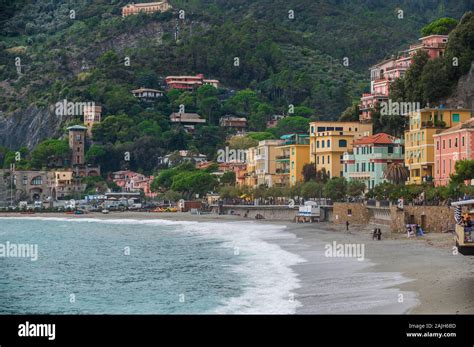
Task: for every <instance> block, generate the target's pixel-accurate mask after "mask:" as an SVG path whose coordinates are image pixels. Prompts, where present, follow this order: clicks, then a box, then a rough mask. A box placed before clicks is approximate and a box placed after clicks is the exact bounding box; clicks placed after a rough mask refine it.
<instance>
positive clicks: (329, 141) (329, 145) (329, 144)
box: [327, 140, 331, 148]
mask: <svg viewBox="0 0 474 347" xmlns="http://www.w3.org/2000/svg"><path fill="white" fill-rule="evenodd" d="M327 144H328V148H329V147H331V140H328V143H327Z"/></svg>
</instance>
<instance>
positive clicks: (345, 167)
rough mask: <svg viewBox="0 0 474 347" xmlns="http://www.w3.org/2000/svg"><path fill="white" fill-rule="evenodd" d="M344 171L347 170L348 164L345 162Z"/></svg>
mask: <svg viewBox="0 0 474 347" xmlns="http://www.w3.org/2000/svg"><path fill="white" fill-rule="evenodd" d="M344 172H347V164H344Z"/></svg>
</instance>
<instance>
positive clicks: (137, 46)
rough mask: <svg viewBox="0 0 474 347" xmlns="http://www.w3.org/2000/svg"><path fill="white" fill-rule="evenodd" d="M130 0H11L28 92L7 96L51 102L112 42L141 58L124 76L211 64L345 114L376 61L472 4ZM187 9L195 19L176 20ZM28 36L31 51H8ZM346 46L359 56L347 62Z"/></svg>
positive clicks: (208, 70) (230, 77) (8, 13)
mask: <svg viewBox="0 0 474 347" xmlns="http://www.w3.org/2000/svg"><path fill="white" fill-rule="evenodd" d="M126 3H127V1H114V0H111V1H108V0H98V1H97V0H96V1H84V0H83V1H62V0H51V1H36V2H32V3H30V2H29V1H14V2H12V1H5V0H3V1H1V3H0V6H1V7H2V8H5V11H4V12H3V11H2V12H3V15H2V17H0V19H1V20H2V29H3V30H2V36H1V38H2V41H3V42H2V47H1V48H2V50H1V65H2V67H1V75H0V78H1V80H5V79H7V78H10V79H11V85H12V86H13V87H14V88H15V89H16V90H17V91H18V92H20V94H21V95H24V96H27V99H24V98H23V99H22V103H21V104H20V105H2V108H3V109H4V110H12V109H15V108H16V107H17V106H22V107H25V106H26V105H27V104H29V103H31V102H40V104H48V103H49V102H51V101H53V100H56V99H57V98H58V97H62V96H67V95H65V93H64V89H66V90H67V92H68V93H71V94H70V95H69V96H70V97H73V96H74V94H78V92H77V91H75V90H76V89H80V88H78V86H76V85H75V84H74V83H72V82H71V79H74V77H77V74H78V72H79V68H80V67H81V65H82V63H83V62H85V63H86V64H87V65H88V66H90V67H97V66H98V64H97V63H98V59H99V57H100V55H101V54H103V53H105V52H106V51H107V50H114V51H116V52H117V53H118V54H119V57H123V56H124V55H126V54H129V55H130V56H131V59H132V63H133V64H132V67H133V69H132V70H131V71H130V70H128V72H126V73H125V71H123V72H124V73H123V74H120V73H119V71H117V73H116V74H115V75H116V76H113V77H116V78H115V82H116V83H119V84H122V83H123V84H136V83H137V79H138V78H139V77H140V76H142V77H143V75H144V74H147V73H151V74H156V76H158V77H160V76H163V75H166V74H168V73H194V72H203V73H205V74H207V75H210V76H212V77H214V78H219V79H220V80H221V81H222V82H223V83H224V85H227V86H229V87H235V88H245V87H248V86H250V87H252V88H254V89H256V90H261V91H262V93H263V94H264V96H265V97H266V98H268V99H269V100H270V102H271V103H273V104H274V105H275V106H281V107H283V106H284V105H288V104H290V103H291V104H305V105H306V106H309V107H312V108H314V109H315V110H316V111H317V113H318V114H319V115H323V116H332V117H335V116H337V115H339V114H340V113H341V111H342V110H344V109H345V108H346V107H347V106H348V105H349V104H350V103H351V99H353V98H355V97H357V96H358V95H359V93H360V91H361V89H363V88H364V87H367V85H366V84H364V83H363V82H367V75H368V74H367V72H366V69H367V67H368V66H369V65H370V64H372V63H374V62H376V61H377V60H379V59H381V58H383V57H385V56H387V55H390V54H393V52H395V51H396V50H397V49H398V48H402V47H404V46H405V45H406V44H407V43H409V42H412V41H413V40H415V39H416V38H417V37H418V35H419V29H420V28H421V27H422V26H423V25H425V24H426V23H427V22H429V21H430V20H433V19H435V18H437V17H440V16H453V17H455V18H456V17H460V16H461V15H462V13H463V12H464V11H465V10H466V9H468V8H469V7H472V1H468V0H464V1H460V0H453V1H434V0H420V1H415V2H413V1H408V0H406V1H392V0H389V1H375V0H359V1H349V0H347V1H344V0H325V1H314V0H298V1H297V0H286V1H282V0H259V1H251V0H174V1H173V0H171V1H170V3H171V4H172V5H173V7H174V9H175V12H174V13H167V14H162V15H154V16H149V17H147V18H137V17H135V18H126V19H122V18H121V17H120V9H121V7H122V6H123V5H124V4H126ZM180 9H183V10H184V11H185V19H184V20H179V21H176V18H177V13H176V12H177V11H178V10H180ZM290 10H292V11H294V19H289V12H288V11H290ZM399 10H402V11H403V19H399V18H398V14H399V12H398V11H399ZM70 11H74V14H75V19H71V18H70V14H71V12H70ZM176 24H177V25H178V27H179V38H180V41H179V42H178V43H176V42H175V41H174V32H175V27H176ZM18 46H23V47H24V53H22V52H23V51H22V50H20V51H18V50H14V49H13V50H12V49H10V50H9V51H10V52H8V48H12V47H18ZM5 48H7V50H5ZM18 53H22V54H18ZM15 54H16V55H19V56H20V58H22V62H23V64H25V65H28V66H27V70H28V72H27V73H26V74H25V76H24V77H23V78H22V80H21V81H15V80H14V79H16V72H15V69H14V66H12V64H11V62H12V59H13V58H14V56H15ZM235 57H239V58H240V62H241V65H240V67H239V68H235V67H234V66H233V62H234V58H235ZM344 57H347V58H348V61H349V66H343V65H342V61H343V58H344ZM122 70H123V69H122ZM110 77H112V76H102V79H103V80H107V79H108V78H110ZM359 82H362V83H359ZM21 87H24V89H21ZM61 92H62V93H61ZM59 94H62V95H59ZM79 94H80V93H79Z"/></svg>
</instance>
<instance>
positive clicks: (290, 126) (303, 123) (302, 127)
mask: <svg viewBox="0 0 474 347" xmlns="http://www.w3.org/2000/svg"><path fill="white" fill-rule="evenodd" d="M270 131H272V132H273V133H274V134H275V135H276V136H278V137H279V136H282V135H285V134H294V133H298V134H301V133H307V132H308V131H309V122H308V119H306V118H304V117H298V116H294V117H286V118H283V119H282V120H280V121H279V122H278V124H277V126H276V127H275V128H273V129H270Z"/></svg>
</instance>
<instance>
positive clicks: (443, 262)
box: [0, 212, 474, 314]
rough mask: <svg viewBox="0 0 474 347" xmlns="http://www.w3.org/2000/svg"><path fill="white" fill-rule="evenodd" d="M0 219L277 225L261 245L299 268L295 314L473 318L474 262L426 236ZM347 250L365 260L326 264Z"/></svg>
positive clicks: (319, 228)
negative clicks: (338, 249)
mask: <svg viewBox="0 0 474 347" xmlns="http://www.w3.org/2000/svg"><path fill="white" fill-rule="evenodd" d="M0 217H20V218H31V217H33V218H38V217H39V218H68V219H87V218H89V219H90V218H93V219H99V220H117V219H124V220H125V219H131V220H138V221H147V220H154V219H162V220H167V221H176V222H203V223H252V225H253V224H255V223H256V224H257V225H258V224H261V225H262V228H263V225H265V227H267V226H268V225H275V226H278V227H279V228H281V227H282V226H284V227H285V229H284V230H285V233H282V235H283V236H282V237H278V234H275V235H276V236H269V237H268V239H267V240H266V241H267V242H268V243H269V244H270V245H278V246H279V247H281V248H282V249H283V250H285V251H287V252H289V253H286V254H288V255H289V254H294V255H297V256H298V257H299V258H301V259H303V260H304V261H297V262H293V263H291V266H290V267H291V270H292V271H293V272H294V273H295V274H296V278H297V282H298V285H297V286H296V287H295V288H291V289H290V292H289V293H286V294H285V295H288V294H289V295H288V300H289V301H291V302H293V301H295V302H296V303H297V305H296V310H295V313H297V314H361V313H362V314H371V313H374V314H389V313H394V314H403V313H410V314H472V312H474V295H473V288H474V271H473V265H474V259H473V258H472V257H465V256H462V255H453V249H452V247H453V241H452V235H448V234H427V235H426V236H425V237H423V238H418V239H414V238H411V239H407V238H406V235H404V234H391V233H389V232H388V230H387V229H386V228H383V227H382V240H381V241H375V240H372V234H371V231H372V230H373V228H374V226H372V225H365V226H362V225H359V226H357V225H351V226H350V228H349V231H346V230H345V226H343V225H336V224H332V223H326V222H324V223H306V224H295V223H291V222H281V221H269V220H262V221H255V220H247V219H244V218H242V217H239V216H228V215H225V216H217V215H214V214H212V215H191V214H189V213H143V212H122V213H118V212H117V213H113V212H112V213H110V214H108V215H104V214H100V213H91V214H87V215H67V214H64V213H44V214H32V215H22V214H15V213H9V214H6V213H5V214H1V215H0ZM0 225H1V221H0ZM243 225H245V224H243ZM0 229H1V228H0ZM256 230H258V228H256ZM288 233H289V234H290V235H291V237H290V236H288ZM345 244H350V245H359V246H362V245H363V250H364V254H363V258H361V257H360V256H359V257H358V258H357V257H355V256H353V257H347V256H341V257H338V256H336V255H334V256H328V254H327V249H328V247H329V246H335V245H345ZM269 249H270V248H269ZM264 256H265V254H262V257H264ZM272 261H275V262H277V261H279V260H278V259H272ZM316 269H317V271H316Z"/></svg>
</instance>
